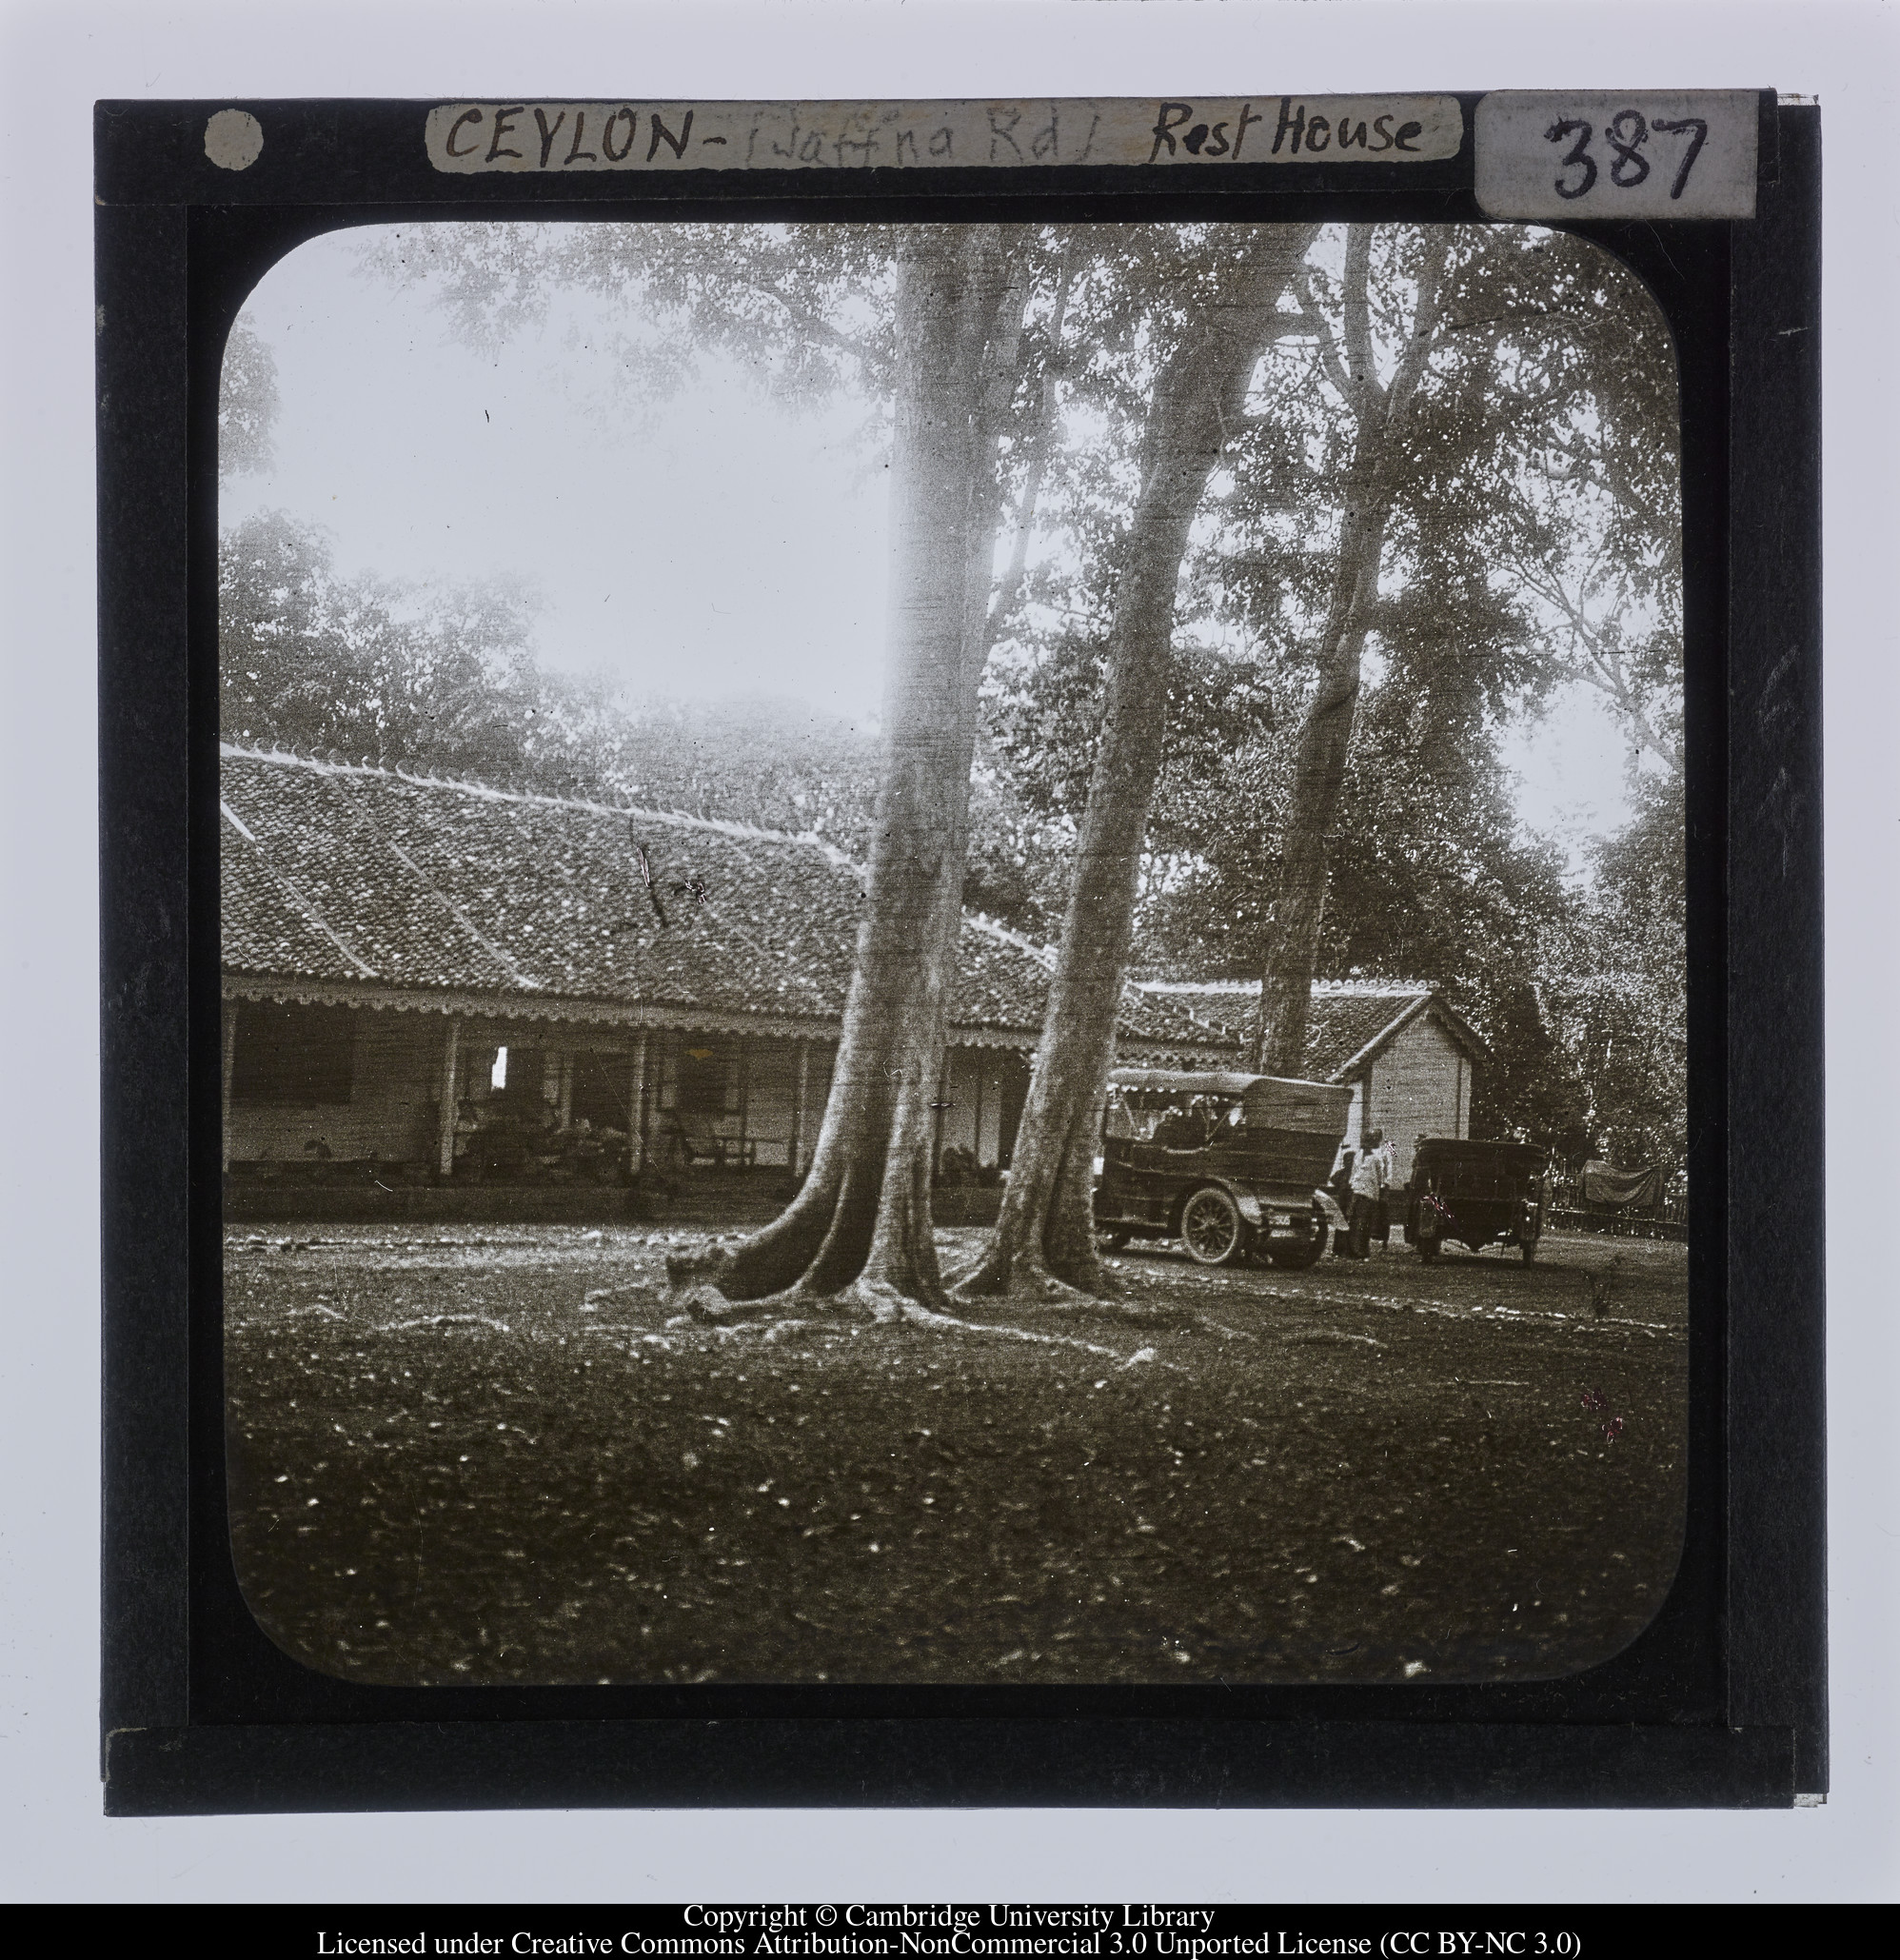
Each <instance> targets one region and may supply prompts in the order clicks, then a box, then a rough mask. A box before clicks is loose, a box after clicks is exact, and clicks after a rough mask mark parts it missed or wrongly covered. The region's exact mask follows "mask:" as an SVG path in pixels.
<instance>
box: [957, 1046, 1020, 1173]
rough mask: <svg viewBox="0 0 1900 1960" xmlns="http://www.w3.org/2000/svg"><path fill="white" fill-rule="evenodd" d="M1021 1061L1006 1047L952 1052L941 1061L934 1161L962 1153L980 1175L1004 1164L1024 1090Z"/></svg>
mask: <svg viewBox="0 0 1900 1960" xmlns="http://www.w3.org/2000/svg"><path fill="white" fill-rule="evenodd" d="M1028 1080H1029V1068H1028V1062H1027V1060H1026V1059H1025V1058H1024V1057H1023V1056H1021V1055H1019V1054H1018V1053H1017V1052H1016V1050H1014V1049H1011V1048H952V1049H951V1050H950V1051H949V1053H948V1055H946V1056H945V1058H944V1065H943V1089H942V1100H943V1102H944V1103H945V1104H946V1105H947V1106H946V1107H945V1108H944V1109H943V1110H942V1111H940V1124H939V1128H938V1133H937V1150H938V1158H939V1161H941V1159H942V1155H943V1152H944V1151H946V1150H952V1149H955V1150H967V1151H969V1152H970V1153H971V1154H972V1155H973V1156H974V1157H975V1158H976V1159H977V1162H978V1163H979V1164H980V1165H981V1166H982V1167H983V1168H984V1169H985V1170H990V1169H994V1168H995V1167H996V1166H997V1165H999V1164H1007V1163H1008V1162H1009V1160H1010V1156H1011V1153H1012V1152H1013V1150H1014V1149H1015V1146H1016V1131H1017V1125H1018V1123H1019V1121H1020V1120H1021V1117H1022V1100H1023V1094H1024V1091H1025V1090H1026V1089H1027V1087H1028Z"/></svg>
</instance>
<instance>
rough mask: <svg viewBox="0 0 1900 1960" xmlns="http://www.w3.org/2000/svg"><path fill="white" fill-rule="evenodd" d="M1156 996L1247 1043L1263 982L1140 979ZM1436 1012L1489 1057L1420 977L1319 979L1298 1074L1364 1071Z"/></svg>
mask: <svg viewBox="0 0 1900 1960" xmlns="http://www.w3.org/2000/svg"><path fill="white" fill-rule="evenodd" d="M1138 985H1139V987H1140V988H1141V991H1142V992H1143V993H1144V994H1146V995H1147V996H1148V998H1149V999H1150V1000H1156V1001H1165V1002H1166V1003H1167V1004H1168V1005H1170V1006H1172V1007H1176V1008H1179V1009H1180V1010H1182V1011H1183V1012H1184V1013H1186V1014H1189V1015H1191V1016H1192V1017H1193V1018H1194V1019H1195V1020H1197V1021H1198V1022H1199V1023H1200V1024H1201V1026H1203V1027H1204V1028H1206V1029H1207V1030H1208V1033H1209V1034H1210V1035H1211V1036H1212V1037H1213V1038H1214V1039H1217V1040H1219V1041H1220V1042H1222V1043H1223V1044H1224V1045H1226V1046H1229V1047H1232V1048H1244V1047H1245V1046H1246V1044H1247V1042H1248V1041H1249V1040H1250V1039H1252V1036H1253V1032H1254V1020H1255V1016H1256V1015H1257V1013H1258V1011H1259V1000H1260V983H1259V981H1258V980H1141V981H1138ZM1421 1014H1430V1015H1431V1016H1432V1017H1433V1018H1434V1019H1435V1020H1437V1021H1438V1023H1439V1024H1440V1025H1441V1026H1442V1027H1443V1028H1444V1030H1445V1032H1446V1033H1447V1034H1448V1035H1449V1036H1450V1037H1451V1038H1452V1039H1453V1040H1454V1041H1455V1042H1456V1043H1457V1045H1458V1046H1459V1047H1460V1048H1462V1049H1463V1050H1464V1051H1465V1053H1466V1055H1468V1056H1469V1057H1470V1058H1471V1059H1473V1060H1474V1061H1485V1060H1488V1059H1490V1051H1489V1050H1488V1049H1487V1048H1486V1046H1485V1044H1484V1041H1483V1040H1482V1039H1481V1038H1480V1037H1479V1036H1478V1035H1477V1033H1476V1032H1475V1031H1474V1029H1473V1028H1472V1026H1471V1025H1470V1023H1469V1022H1467V1021H1466V1020H1464V1019H1463V1018H1462V1017H1461V1016H1459V1015H1458V1014H1457V1013H1455V1011H1454V1010H1453V1009H1452V1008H1451V1007H1449V1006H1447V1005H1446V1003H1445V1001H1444V1000H1442V999H1441V998H1440V997H1439V995H1438V993H1437V990H1436V989H1435V988H1434V987H1431V986H1428V985H1426V984H1425V983H1424V982H1423V981H1422V980H1387V981H1363V982H1362V981H1357V980H1315V981H1314V983H1313V1004H1312V1007H1311V1009H1310V1010H1309V1012H1308V1015H1307V1022H1306V1053H1305V1055H1304V1057H1303V1058H1302V1059H1301V1065H1300V1073H1301V1074H1302V1075H1304V1076H1307V1077H1309V1078H1311V1079H1313V1080H1315V1081H1320V1082H1340V1081H1346V1080H1349V1079H1351V1078H1352V1077H1354V1076H1356V1075H1358V1074H1359V1073H1361V1071H1362V1070H1363V1069H1364V1068H1365V1067H1366V1066H1367V1065H1368V1064H1369V1063H1370V1062H1371V1061H1372V1060H1373V1059H1374V1058H1375V1057H1376V1055H1377V1054H1378V1053H1379V1051H1380V1050H1381V1049H1383V1048H1384V1047H1385V1046H1386V1045H1387V1044H1388V1043H1389V1042H1390V1041H1392V1040H1393V1039H1395V1037H1396V1036H1397V1035H1398V1033H1399V1032H1400V1030H1401V1029H1403V1028H1406V1027H1408V1026H1410V1025H1411V1023H1412V1022H1413V1021H1415V1020H1417V1018H1418V1017H1419V1016H1420V1015H1421Z"/></svg>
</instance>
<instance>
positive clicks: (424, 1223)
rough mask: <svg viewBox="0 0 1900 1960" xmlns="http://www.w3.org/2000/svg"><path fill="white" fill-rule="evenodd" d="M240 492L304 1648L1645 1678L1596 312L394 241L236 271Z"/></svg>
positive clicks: (1488, 284) (261, 1314)
mask: <svg viewBox="0 0 1900 1960" xmlns="http://www.w3.org/2000/svg"><path fill="white" fill-rule="evenodd" d="M1188 133H1190V134H1191V133H1192V132H1188ZM1201 133H1202V135H1203V136H1205V135H1206V132H1205V131H1202V132H1201ZM1624 133H1625V135H1626V136H1627V135H1628V134H1629V133H1630V132H1628V131H1625V132H1624ZM577 140H578V138H577ZM218 426H219V450H218V471H219V538H218V553H219V558H218V598H217V604H218V650H219V683H220V697H221V699H220V734H221V739H222V751H221V767H220V783H219V802H220V817H221V829H220V836H219V853H220V861H221V938H222V993H223V1005H222V1039H223V1055H222V1063H223V1078H222V1079H223V1109H222V1127H223V1175H224V1187H223V1188H224V1238H225V1247H224V1260H225V1266H224V1288H225V1384H226V1389H225V1393H226V1416H227V1467H228V1490H229V1508H230V1520H231V1536H232V1551H233V1554H234V1557H235V1563H236V1570H237V1574H238V1578H239V1581H240V1584H241V1586H242V1589H243V1593H244V1596H245V1599H246V1601H247V1605H248V1606H249V1609H250V1611H251V1613H252V1614H254V1616H255V1617H256V1619H257V1621H258V1622H259V1624H260V1625H261V1626H262V1627H263V1629H264V1630H265V1632H266V1633H267V1634H268V1635H269V1636H270V1638H271V1639H272V1640H273V1641H275V1642H276V1643H277V1644H278V1645H279V1646H280V1647H281V1648H282V1649H284V1650H285V1651H286V1652H287V1653H289V1654H290V1655H291V1656H293V1657H294V1658H295V1659H296V1660H298V1661H300V1662H302V1663H303V1664H305V1665H306V1666H307V1667H309V1668H312V1669H316V1670H319V1671H321V1672H323V1673H328V1674H332V1675H337V1676H341V1677H343V1678H346V1679H348V1680H352V1681H358V1682H363V1683H380V1684H392V1685H400V1686H416V1685H427V1684H442V1683H458V1684H466V1685H475V1684H489V1683H509V1684H583V1683H584V1684H594V1683H601V1682H609V1683H643V1682H648V1683H674V1684H698V1683H709V1682H710V1683H724V1682H739V1683H742V1682H784V1683H812V1682H831V1683H843V1682H864V1683H900V1684H901V1683H949V1684H1042V1685H1049V1684H1070V1685H1084V1684H1090V1683H1162V1684H1166V1683H1197V1684H1205V1683H1228V1684H1234V1683H1247V1682H1251V1683H1305V1682H1339V1683H1355V1682H1358V1683H1404V1682H1420V1683H1426V1684H1438V1683H1470V1682H1488V1681H1505V1680H1514V1679H1517V1680H1524V1679H1550V1678H1553V1677H1557V1676H1562V1675H1567V1674H1572V1673H1578V1672H1580V1671H1583V1670H1585V1669H1588V1668H1591V1667H1593V1666H1594V1665H1597V1664H1599V1663H1601V1662H1603V1661H1605V1660H1607V1659H1609V1658H1610V1657H1612V1656H1613V1655H1614V1654H1616V1653H1619V1652H1621V1651H1622V1650H1624V1649H1626V1648H1627V1647H1629V1645H1630V1644H1631V1643H1632V1642H1633V1641H1634V1640H1636V1639H1637V1638H1638V1637H1639V1636H1640V1635H1641V1633H1643V1630H1644V1629H1645V1628H1646V1627H1647V1626H1648V1625H1649V1623H1650V1622H1651V1620H1652V1619H1653V1616H1654V1615H1655V1614H1656V1612H1657V1610H1658V1608H1659V1607H1660V1605H1661V1603H1662V1601H1663V1599H1664V1597H1665V1595H1666V1594H1668V1592H1669V1589H1670V1586H1671V1583H1672V1578H1673V1576H1674V1574H1675V1570H1676V1564H1677V1560H1678V1556H1679V1554H1680V1551H1681V1546H1682V1539H1683V1530H1684V1518H1685V1502H1686V1497H1685V1493H1686V1488H1687V1486H1686V1459H1687V1454H1688V1453H1687V1438H1688V1362H1687V1356H1688V1319H1689V1313H1688V1300H1689V1285H1688V1260H1689V1246H1688V1230H1689V1220H1690V1208H1691V1205H1692V1198H1693V1195H1692V1192H1691V1190H1690V1188H1689V1183H1688V1173H1687V1160H1688V1155H1689V1137H1690V1130H1689V1085H1688V1069H1687V1054H1688V1049H1687V1039H1686V998H1687V984H1686V972H1685V909H1686V896H1685V871H1684V863H1685V798H1684V746H1683V742H1684V725H1683V724H1684V714H1683V700H1684V697H1683V641H1682V625H1683V622H1682V612H1683V546H1682V531H1681V485H1680V447H1679V407H1678V378H1677V373H1676V359H1675V353H1674V349H1673V347H1672V340H1671V336H1670V332H1669V329H1668V327H1667V326H1666V324H1665V321H1664V318H1663V316H1662V313H1661V311H1660V309H1659V308H1658V307H1657V306H1656V304H1655V302H1654V300H1653V298H1652V297H1651V295H1650V294H1649V292H1648V291H1647V290H1646V289H1645V287H1644V286H1643V284H1642V282H1641V281H1640V279H1639V278H1638V277H1637V276H1636V275H1635V274H1634V273H1633V271H1631V270H1630V269H1629V268H1628V267H1626V266H1624V265H1623V264H1622V263H1621V262H1620V261H1619V260H1618V259H1617V258H1616V257H1614V256H1613V254H1612V253H1610V252H1609V251H1607V250H1606V249H1604V248H1603V247H1600V246H1598V245H1597V244H1594V243H1593V242H1590V241H1588V240H1585V239H1582V238H1578V237H1575V236H1572V235H1567V234H1565V233H1563V232H1561V231H1556V230H1552V229H1547V228H1541V227H1538V226H1534V225H1526V224H1496V225H1488V226H1475V225H1455V224H1446V225H1436V226H1424V225H1406V224H1392V223H1379V224H1336V223H1333V224H1291V223H1282V224H1246V223H1216V222H1200V223H1177V224H1165V223H1122V224H1107V223H1103V224H1059V223H1049V224H1044V223H1034V224H1029V223H1022V224H1006V223H999V224H983V223H968V224H947V223H945V224H904V223H883V224H870V223H847V222H813V223H767V222H758V221H740V222H727V223H703V222H672V223H627V222H605V221H603V222H593V223H547V224H519V223H479V222H440V223H426V224H413V225H403V226H396V225H376V226H369V227H366V228H358V229H351V230H346V231H340V232H335V233H331V234H329V235H327V236H325V237H322V238H319V239H316V240H313V241H312V242H310V243H307V244H306V245H303V246H302V247H299V248H297V249H296V250H294V251H293V252H291V253H290V254H289V255H288V256H287V257H285V258H283V259H282V260H281V261H280V262H279V263H277V264H276V265H275V266H274V267H271V269H270V270H269V271H268V272H267V274H266V275H265V277H264V278H263V279H262V280H261V282H260V283H259V284H258V285H257V286H256V287H255V289H254V290H253V291H252V292H251V293H250V295H249V297H248V300H247V303H246V305H245V307H244V310H243V311H242V313H241V314H240V315H239V317H238V319H237V322H236V325H235V327H233V329H232V331H231V333H230V337H229V341H228V346H227V349H226V352H225V356H224V366H223V381H222V390H221V397H220V407H219V416H218Z"/></svg>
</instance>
